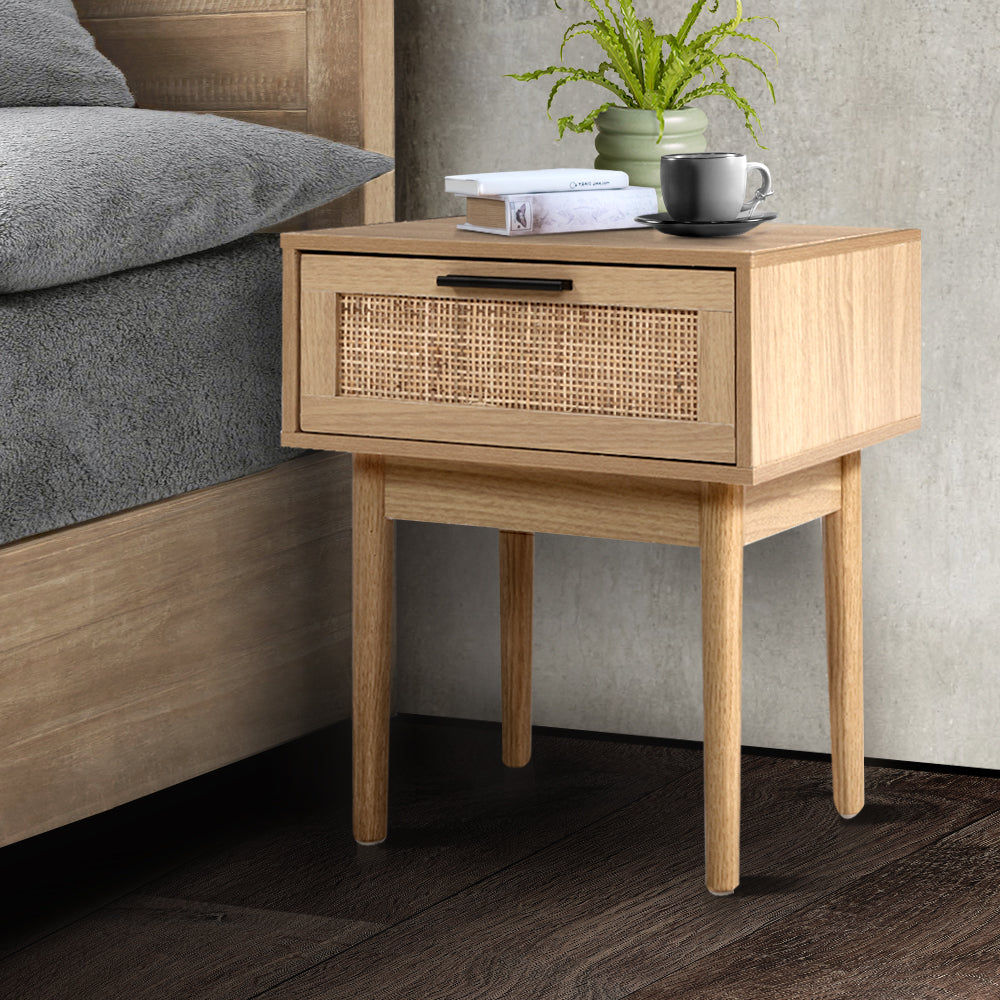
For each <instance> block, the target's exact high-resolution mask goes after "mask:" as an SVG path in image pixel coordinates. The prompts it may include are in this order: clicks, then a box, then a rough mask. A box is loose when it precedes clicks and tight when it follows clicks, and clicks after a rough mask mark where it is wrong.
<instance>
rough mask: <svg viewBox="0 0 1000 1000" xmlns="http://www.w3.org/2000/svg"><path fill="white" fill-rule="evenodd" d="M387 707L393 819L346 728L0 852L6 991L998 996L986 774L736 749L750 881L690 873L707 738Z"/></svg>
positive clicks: (62, 996)
mask: <svg viewBox="0 0 1000 1000" xmlns="http://www.w3.org/2000/svg"><path fill="white" fill-rule="evenodd" d="M499 756H500V753H499V733H498V730H497V728H496V727H493V726H487V725H483V724H442V723H440V722H433V721H430V720H423V719H417V718H413V717H403V718H400V719H397V720H395V722H394V730H393V745H392V758H393V761H392V762H393V786H392V798H391V812H390V820H391V832H390V837H389V840H388V841H386V843H385V844H383V845H381V846H379V847H369V848H358V847H356V846H355V845H354V842H353V840H352V839H351V835H350V802H349V772H348V762H349V732H348V730H347V727H346V726H339V727H335V728H334V729H332V730H330V731H328V732H326V733H323V734H319V735H317V736H316V737H311V738H309V739H308V740H304V741H300V742H299V743H297V744H294V745H291V746H289V747H284V748H281V749H280V750H278V751H274V752H272V753H271V754H267V755H264V756H263V757H262V758H258V759H256V760H254V761H249V762H244V763H243V764H240V765H236V766H234V767H232V768H228V769H226V770H225V771H222V772H217V773H216V774H214V775H210V776H207V777H206V778H204V779H199V780H198V781H196V782H191V783H188V784H187V785H185V786H182V787H181V788H178V789H172V790H170V791H168V792H165V793H162V794H161V795H158V796H153V797H151V798H149V799H146V800H143V801H142V802H139V803H134V804H132V805H131V806H127V807H124V808H122V809H119V810H115V811H114V812H113V813H110V814H106V815H105V816H102V817H97V818H95V819H94V820H90V821H86V822H83V823H79V824H75V825H74V826H72V827H69V828H66V829H64V830H60V831H56V832H54V833H52V834H47V835H45V836H42V837H38V838H35V839H33V840H31V841H28V842H25V843H23V844H18V845H14V846H12V847H9V848H5V849H3V850H2V851H0V891H2V893H3V902H4V906H3V907H2V912H3V918H4V919H5V920H6V921H7V924H6V926H5V927H4V929H3V938H2V942H0V944H2V947H0V956H2V957H0V997H2V998H5V1000H6V998H12V1000H13V998H18V1000H22V998H23V1000H112V998H114V1000H117V998H122V1000H126V998H127V1000H145V998H149V1000H153V998H155V1000H172V998H177V1000H249V998H251V997H261V998H264V1000H307V998H308V1000H361V998H365V1000H376V998H377V1000H403V998H406V1000H459V998H461V1000H500V998H503V1000H617V998H622V997H629V998H631V1000H668V998H670V1000H673V998H682V997H683V998H684V1000H709V998H711V1000H779V998H780V1000H819V998H823V1000H835V998H836V1000H839V998H848V997H850V998H852V1000H853V998H862V1000H869V998H870V1000H895V998H900V1000H902V998H906V1000H924V998H938V997H941V998H946V997H947V998H954V997H962V998H975V1000H996V998H1000V780H998V778H997V777H994V776H991V775H979V774H946V773H941V772H934V771H922V770H900V769H893V768H886V767H869V768H868V769H867V774H866V777H867V787H868V805H867V806H866V808H865V810H864V812H862V814H861V815H860V816H859V817H858V818H857V819H855V820H853V821H851V822H845V821H843V820H841V819H840V818H839V817H838V816H837V814H836V812H835V811H834V809H833V805H832V802H831V799H830V778H829V764H828V762H825V761H821V760H802V759H791V758H787V757H777V756H768V755H763V754H753V753H748V754H746V755H745V756H744V764H743V767H744V770H743V795H744V809H743V839H742V864H743V881H742V884H741V886H740V888H739V889H738V890H737V893H736V895H735V896H732V897H730V898H727V899H716V898H714V897H712V896H710V895H708V894H707V893H706V892H705V889H704V886H703V881H702V878H703V874H702V808H701V754H700V752H698V750H697V748H690V747H677V746H670V745H666V744H664V743H662V742H659V743H657V742H640V741H629V740H608V739H598V738H587V737H583V736H579V735H569V734H560V733H558V732H556V731H551V730H549V731H544V730H543V731H536V735H535V757H534V761H533V763H532V764H531V765H530V766H529V767H528V768H525V769H523V770H520V771H511V770H508V769H506V768H504V767H503V766H502V765H501V764H500V762H499Z"/></svg>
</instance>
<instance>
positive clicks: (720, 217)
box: [660, 153, 772, 222]
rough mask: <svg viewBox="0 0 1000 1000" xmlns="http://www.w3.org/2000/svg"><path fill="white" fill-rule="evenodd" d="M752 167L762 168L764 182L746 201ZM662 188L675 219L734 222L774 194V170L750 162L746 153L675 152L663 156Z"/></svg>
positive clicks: (759, 169) (667, 207)
mask: <svg viewBox="0 0 1000 1000" xmlns="http://www.w3.org/2000/svg"><path fill="white" fill-rule="evenodd" d="M753 170H757V171H759V172H760V174H761V185H760V187H759V188H758V189H757V192H756V193H755V194H754V196H753V197H752V198H751V199H750V200H749V201H744V198H745V197H746V189H747V177H748V175H749V174H750V172H751V171H753ZM660 188H661V190H662V192H663V204H664V206H665V207H666V209H667V214H668V215H669V216H670V218H671V219H673V220H674V221H676V222H732V221H734V220H736V219H740V218H746V217H747V216H748V214H749V213H750V212H752V211H753V210H754V209H755V208H756V206H757V205H759V204H760V203H761V202H762V201H763V200H764V199H765V198H767V197H768V196H769V195H770V194H772V191H771V171H770V170H768V169H767V167H766V166H764V164H763V163H748V162H747V158H746V156H744V154H743V153H672V154H670V155H669V156H661V157H660Z"/></svg>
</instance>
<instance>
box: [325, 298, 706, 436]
mask: <svg viewBox="0 0 1000 1000" xmlns="http://www.w3.org/2000/svg"><path fill="white" fill-rule="evenodd" d="M338 326H339V337H338V340H339V343H338V365H337V372H338V392H339V393H340V395H342V396H366V397H369V398H373V399H398V400H409V401H412V402H424V403H458V404H466V405H470V404H471V405H476V404H478V405H482V406H496V407H504V408H508V409H516V410H546V411H549V412H554V413H592V414H603V415H607V416H619V417H647V418H653V419H661V420H697V419H698V314H697V312H693V311H689V310H683V309H647V308H639V307H634V306H621V305H612V306H599V305H578V304H575V303H566V302H530V301H504V300H502V299H471V298H470V299H457V298H434V297H429V296H419V295H371V294H343V295H341V296H340V316H339V324H338Z"/></svg>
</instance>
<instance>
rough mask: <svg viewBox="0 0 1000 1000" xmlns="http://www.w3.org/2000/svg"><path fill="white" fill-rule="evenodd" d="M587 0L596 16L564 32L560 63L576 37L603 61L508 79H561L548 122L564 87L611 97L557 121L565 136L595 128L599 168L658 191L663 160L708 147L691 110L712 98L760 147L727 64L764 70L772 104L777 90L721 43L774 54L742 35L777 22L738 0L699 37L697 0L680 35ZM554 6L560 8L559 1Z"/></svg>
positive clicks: (701, 3)
mask: <svg viewBox="0 0 1000 1000" xmlns="http://www.w3.org/2000/svg"><path fill="white" fill-rule="evenodd" d="M586 2H587V3H588V4H589V5H590V6H591V7H592V8H593V9H594V11H595V12H596V15H597V16H596V17H595V18H593V19H592V20H587V21H577V22H575V23H574V24H571V25H570V26H569V27H568V28H567V29H566V31H565V33H564V34H563V40H562V46H561V47H560V49H559V59H560V62H561V61H562V58H563V51H564V50H565V48H566V44H567V42H569V40H570V39H571V38H576V37H577V36H579V35H589V36H590V37H591V38H592V39H593V40H594V41H595V42H596V43H597V44H598V45H599V46H600V48H601V50H602V51H603V58H602V61H601V62H600V64H599V65H598V66H597V68H596V69H580V68H577V67H573V66H563V65H559V66H547V67H546V68H545V69H537V70H533V71H531V72H529V73H511V74H509V75H510V76H512V77H513V78H514V79H515V80H537V79H539V78H540V77H543V76H552V75H556V74H560V76H559V79H557V80H556V82H555V83H554V84H553V86H552V89H551V90H550V91H549V100H548V104H547V106H546V110H547V111H548V112H549V117H550V118H551V117H552V115H551V108H552V101H553V99H554V97H555V96H556V94H557V93H558V92H559V90H560V89H561V88H562V87H563V86H565V85H566V84H567V83H572V82H574V81H577V80H583V81H587V82H590V83H595V84H597V85H598V86H600V87H603V88H604V89H605V90H608V91H610V92H611V94H612V96H613V99H612V100H610V101H607V102H606V103H604V104H602V105H601V106H600V107H598V108H595V109H594V110H593V111H591V112H590V113H589V114H587V115H586V116H584V117H583V118H581V119H580V120H579V121H576V120H575V119H574V118H573V116H572V115H566V116H564V117H562V118H560V119H559V120H558V123H557V124H558V126H559V137H560V138H562V136H563V134H564V133H565V131H566V129H570V131H572V132H589V131H591V130H593V129H594V128H595V126H596V128H597V132H598V134H597V138H596V140H595V146H596V149H597V154H598V155H597V159H596V160H595V161H594V166H596V167H603V168H606V169H613V170H625V171H626V172H627V173H628V175H629V180H630V182H631V183H632V184H637V185H641V186H644V187H655V188H659V186H660V173H659V169H660V157H661V156H663V155H665V154H668V153H699V152H701V151H702V150H704V149H705V148H706V143H705V128H706V126H707V124H708V119H707V118H706V116H705V113H704V112H703V111H702V110H701V109H700V108H693V107H691V106H690V105H691V103H692V102H693V101H696V100H699V99H700V98H703V97H709V96H719V97H725V98H728V99H729V100H730V101H732V102H733V103H734V104H735V105H736V106H737V107H738V108H739V109H740V110H741V111H742V112H743V115H744V118H745V123H746V127H747V129H748V130H749V131H750V134H751V135H752V136H753V137H754V141H755V142H756V143H757V145H758V146H760V145H761V144H760V141H759V139H758V138H757V128H759V126H760V118H759V116H758V114H757V112H756V110H755V109H754V108H753V107H752V106H751V104H750V102H749V101H747V100H746V98H744V97H742V96H741V95H740V94H739V93H738V92H737V91H736V89H735V88H734V87H733V85H732V83H731V82H730V79H729V70H730V64H731V63H732V62H733V61H734V60H735V61H737V62H743V63H747V64H749V65H750V66H752V67H753V68H754V69H755V70H756V71H757V72H758V73H760V74H761V76H763V78H764V80H765V82H766V83H767V87H768V91H769V92H770V95H771V100H772V101H773V100H774V87H773V86H772V85H771V81H770V80H769V79H768V78H767V73H765V72H764V69H763V67H761V66H760V64H759V63H757V62H755V61H754V60H753V59H751V58H750V57H749V56H746V55H744V54H742V53H740V52H733V51H727V50H726V48H725V47H724V46H725V43H727V42H729V41H732V40H736V39H738V40H740V41H745V42H754V43H757V44H760V45H763V46H764V47H765V48H767V49H768V50H769V51H770V52H771V54H772V55H775V53H774V49H772V48H771V46H770V45H768V43H767V42H765V41H763V40H762V39H760V38H757V37H756V36H755V35H751V34H747V33H746V32H745V31H741V30H740V29H741V28H742V26H743V25H745V24H748V23H749V22H751V21H759V20H764V21H770V22H771V23H772V24H774V26H775V27H777V26H778V23H777V21H775V20H774V18H773V17H760V16H757V17H744V16H743V4H742V2H741V0H735V5H736V12H735V14H734V15H733V16H732V17H731V18H730V19H729V20H726V21H723V22H721V23H720V24H716V25H714V26H712V27H708V28H705V29H703V30H701V31H700V32H698V33H697V34H695V33H694V26H695V22H696V21H697V20H698V18H699V16H700V15H701V13H702V11H703V10H704V8H705V5H706V3H708V0H695V2H694V3H693V4H692V5H691V9H690V10H689V11H688V14H687V17H685V19H684V23H683V24H682V25H681V26H680V29H679V30H678V31H677V32H676V34H658V33H657V31H656V28H655V27H654V26H653V21H652V18H648V17H646V18H640V17H638V16H637V15H636V13H635V9H634V7H633V2H632V0H586ZM719 2H720V0H714V2H713V3H712V4H711V6H710V7H709V11H708V13H712V14H714V13H715V12H716V11H717V10H718V9H719ZM554 3H555V5H556V7H558V8H559V9H560V10H562V9H563V8H562V6H561V5H560V3H559V0H554ZM775 61H777V56H776V55H775ZM761 148H766V147H763V146H762V147H761Z"/></svg>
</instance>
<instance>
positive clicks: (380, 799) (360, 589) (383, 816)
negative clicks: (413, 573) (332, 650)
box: [353, 455, 393, 844]
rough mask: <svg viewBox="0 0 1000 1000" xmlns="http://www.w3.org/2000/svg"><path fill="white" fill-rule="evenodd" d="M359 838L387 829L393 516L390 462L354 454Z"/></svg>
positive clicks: (367, 840) (376, 838)
mask: <svg viewBox="0 0 1000 1000" xmlns="http://www.w3.org/2000/svg"><path fill="white" fill-rule="evenodd" d="M353 522H354V524H353V529H354V535H353V546H354V559H353V564H354V568H353V571H354V580H353V585H354V615H353V622H354V688H353V743H354V839H355V840H356V841H357V842H358V843H359V844H377V843H380V842H381V841H383V840H385V837H386V833H387V829H388V788H389V685H390V674H391V669H392V587H393V524H392V521H390V520H387V518H386V516H385V463H384V460H383V459H382V458H381V457H379V456H375V455H355V456H354V517H353Z"/></svg>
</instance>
